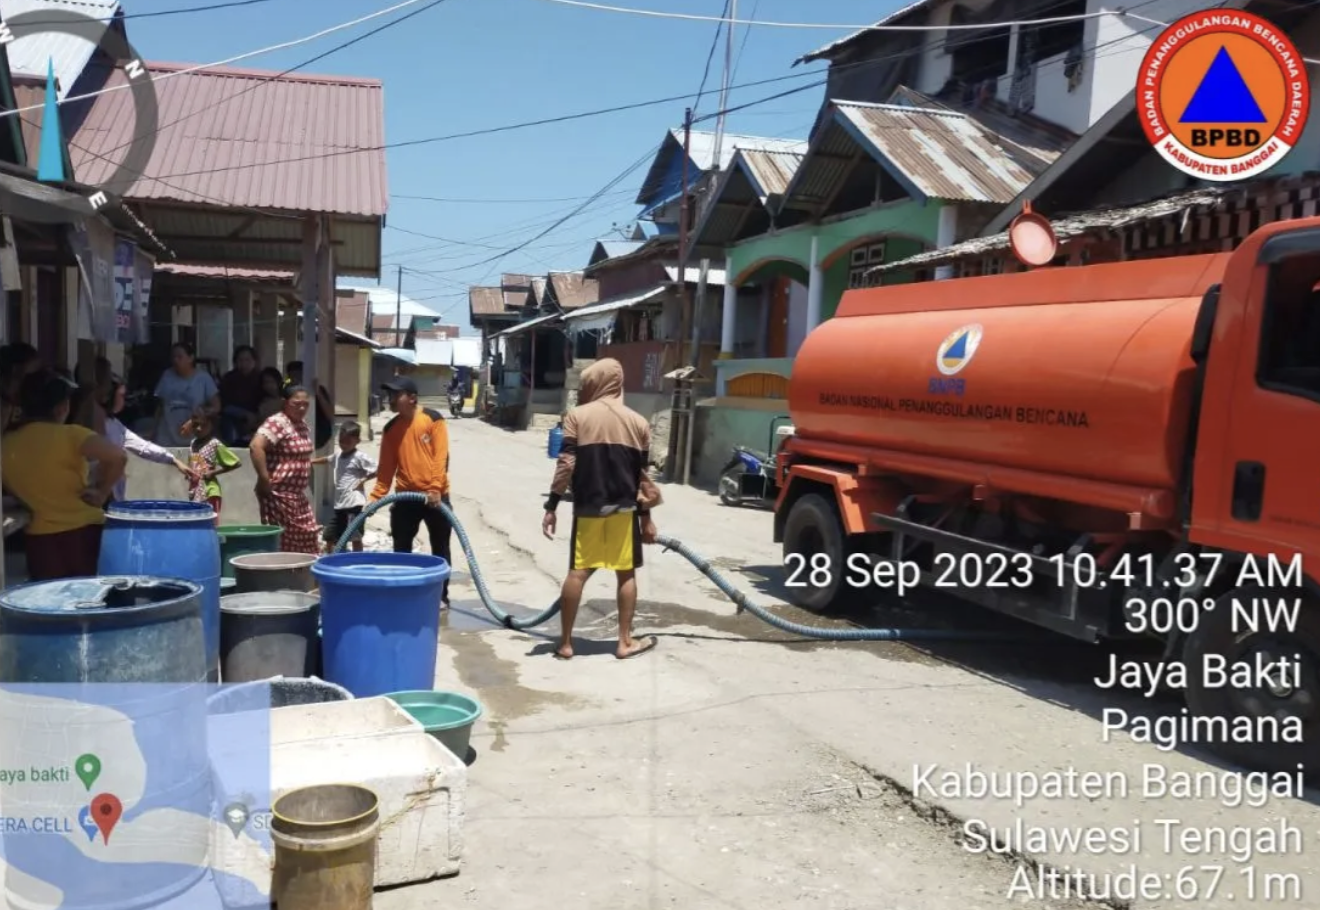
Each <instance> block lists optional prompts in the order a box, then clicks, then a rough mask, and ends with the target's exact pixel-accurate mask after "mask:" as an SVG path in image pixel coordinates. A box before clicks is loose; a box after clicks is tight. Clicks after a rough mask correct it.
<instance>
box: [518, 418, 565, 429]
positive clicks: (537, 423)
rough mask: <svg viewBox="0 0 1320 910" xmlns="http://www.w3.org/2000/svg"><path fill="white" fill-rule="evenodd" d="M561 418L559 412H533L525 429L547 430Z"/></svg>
mask: <svg viewBox="0 0 1320 910" xmlns="http://www.w3.org/2000/svg"><path fill="white" fill-rule="evenodd" d="M562 419H563V417H562V415H560V414H533V415H532V420H531V423H529V424H527V429H529V430H541V431H547V430H550V429H553V428H554V427H555V426H556V425H557V424H558V423H559V421H560V420H562Z"/></svg>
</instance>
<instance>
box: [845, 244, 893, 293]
mask: <svg viewBox="0 0 1320 910" xmlns="http://www.w3.org/2000/svg"><path fill="white" fill-rule="evenodd" d="M849 257H850V258H849V260H848V287H849V288H850V289H851V288H873V287H879V285H880V279H881V278H882V277H883V276H882V275H881V273H879V272H870V270H871V269H873V268H875V267H876V266H878V265H880V264H881V263H883V262H884V261H885V242H884V241H883V240H882V241H880V242H879V243H872V244H869V245H867V246H859V247H857V249H855V250H853V251H852V252H851V253H850V254H849ZM868 273H869V274H868Z"/></svg>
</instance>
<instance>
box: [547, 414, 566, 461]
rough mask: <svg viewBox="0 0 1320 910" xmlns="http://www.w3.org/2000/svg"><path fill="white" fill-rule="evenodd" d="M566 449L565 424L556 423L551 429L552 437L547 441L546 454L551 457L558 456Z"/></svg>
mask: <svg viewBox="0 0 1320 910" xmlns="http://www.w3.org/2000/svg"><path fill="white" fill-rule="evenodd" d="M563 449H564V425H563V424H562V423H560V424H555V426H554V427H553V428H552V429H551V430H550V439H549V440H548V441H547V442H546V454H547V455H549V456H550V457H551V458H558V457H559V453H560V452H562V451H563Z"/></svg>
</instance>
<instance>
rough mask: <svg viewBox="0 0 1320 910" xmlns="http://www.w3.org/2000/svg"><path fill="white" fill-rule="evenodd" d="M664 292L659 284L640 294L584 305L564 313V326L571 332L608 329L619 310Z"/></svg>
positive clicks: (662, 286) (663, 288)
mask: <svg viewBox="0 0 1320 910" xmlns="http://www.w3.org/2000/svg"><path fill="white" fill-rule="evenodd" d="M664 293H665V287H664V285H659V286H657V287H653V288H651V289H650V290H649V291H642V292H641V293H640V294H629V295H628V296H627V297H615V298H614V299H613V300H605V301H602V302H601V303H593V304H592V305H591V306H584V307H582V309H580V310H573V311H572V312H569V313H565V314H564V327H565V328H566V329H567V330H568V331H570V332H592V331H598V330H600V329H608V328H609V327H610V326H612V325H614V317H615V316H616V315H617V314H618V312H619V310H626V309H628V307H633V306H637V305H638V304H642V303H646V302H648V301H651V300H654V299H656V298H657V297H661V296H663V295H664Z"/></svg>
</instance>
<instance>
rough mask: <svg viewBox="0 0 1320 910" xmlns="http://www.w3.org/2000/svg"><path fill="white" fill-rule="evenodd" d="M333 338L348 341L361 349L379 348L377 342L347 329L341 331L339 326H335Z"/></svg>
mask: <svg viewBox="0 0 1320 910" xmlns="http://www.w3.org/2000/svg"><path fill="white" fill-rule="evenodd" d="M335 338H337V339H344V340H346V341H350V342H352V343H353V344H356V345H357V346H358V347H362V348H378V347H380V342H379V341H372V340H371V339H370V338H368V337H366V336H365V335H359V334H358V333H357V332H350V331H349V330H348V329H341V328H340V327H339V326H335Z"/></svg>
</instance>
